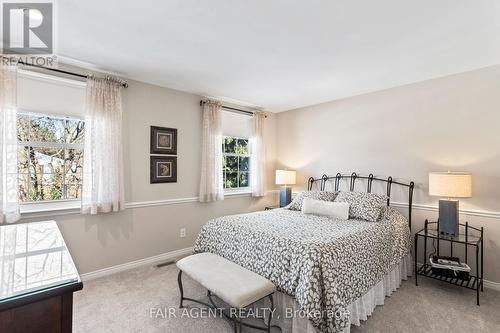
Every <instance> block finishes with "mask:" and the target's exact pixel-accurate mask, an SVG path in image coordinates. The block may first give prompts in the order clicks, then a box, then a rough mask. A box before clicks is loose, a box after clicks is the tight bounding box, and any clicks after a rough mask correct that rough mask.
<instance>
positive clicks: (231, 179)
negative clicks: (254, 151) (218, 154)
mask: <svg viewBox="0 0 500 333" xmlns="http://www.w3.org/2000/svg"><path fill="white" fill-rule="evenodd" d="M222 155H223V157H222V172H223V176H224V188H226V189H231V188H244V187H249V186H250V148H249V143H248V139H245V138H236V137H231V136H224V137H223V139H222Z"/></svg>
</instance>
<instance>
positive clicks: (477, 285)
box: [415, 220, 484, 305]
mask: <svg viewBox="0 0 500 333" xmlns="http://www.w3.org/2000/svg"><path fill="white" fill-rule="evenodd" d="M459 229H460V234H459V235H458V236H455V237H450V236H445V235H441V234H440V233H439V223H438V222H429V221H428V220H425V227H424V229H422V230H420V231H419V232H417V233H416V234H415V272H416V273H415V285H417V286H418V276H419V275H422V276H427V277H430V278H432V279H436V280H440V281H444V282H447V283H451V284H454V285H457V286H460V287H464V288H468V289H473V290H475V291H476V297H477V305H479V291H483V233H484V228H483V227H481V228H475V227H471V226H470V225H469V223H468V222H466V223H465V224H462V223H460V228H459ZM420 237H421V238H423V239H424V251H423V255H424V260H423V265H422V266H420V268H419V267H418V264H417V263H418V239H419V238H420ZM428 239H430V240H431V241H432V245H433V247H434V252H435V253H436V255H438V256H439V254H440V250H441V251H442V250H443V249H441V246H442V243H443V242H444V243H449V244H450V245H449V253H447V255H448V254H449V256H450V257H453V256H454V251H455V256H456V252H457V249H454V246H453V245H454V244H459V245H463V251H461V252H459V253H463V256H464V257H463V262H465V263H466V264H467V261H468V259H469V247H474V248H475V252H476V253H475V255H476V258H475V259H476V260H475V266H476V270H475V271H471V273H473V274H470V275H469V278H468V279H460V278H458V277H456V276H453V277H449V276H445V275H438V274H435V273H434V272H433V271H432V266H431V265H430V264H429V263H428V256H427V243H428ZM435 243H437V244H435Z"/></svg>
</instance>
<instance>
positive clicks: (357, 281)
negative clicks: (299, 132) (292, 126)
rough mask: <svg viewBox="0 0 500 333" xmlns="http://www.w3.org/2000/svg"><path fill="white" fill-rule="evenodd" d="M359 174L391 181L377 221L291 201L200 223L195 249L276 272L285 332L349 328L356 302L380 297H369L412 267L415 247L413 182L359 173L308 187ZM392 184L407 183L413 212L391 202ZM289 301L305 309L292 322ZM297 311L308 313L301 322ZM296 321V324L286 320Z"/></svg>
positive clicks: (351, 187) (369, 183) (369, 185)
mask: <svg viewBox="0 0 500 333" xmlns="http://www.w3.org/2000/svg"><path fill="white" fill-rule="evenodd" d="M357 179H363V180H365V181H364V183H366V188H365V189H366V191H367V192H371V190H372V183H374V182H377V181H380V182H385V183H386V185H387V186H386V194H387V207H385V208H384V209H383V211H382V214H381V217H380V219H379V221H377V222H367V221H363V220H356V219H349V220H340V219H337V218H333V217H322V216H317V215H309V214H308V215H306V214H302V212H300V211H293V210H289V209H274V210H269V211H264V212H255V213H249V214H241V215H233V216H224V217H220V218H216V219H214V220H211V221H209V222H208V223H206V224H205V225H204V226H203V227H202V229H201V231H200V234H199V236H198V238H197V240H196V243H195V248H194V251H195V252H211V253H215V254H217V255H220V256H222V257H224V258H226V259H229V260H231V261H233V262H235V263H237V264H239V265H241V266H243V267H245V268H247V269H249V270H251V271H253V272H255V273H258V274H260V275H262V276H264V277H266V278H267V279H269V280H271V281H272V282H273V283H274V284H275V285H276V287H277V289H278V291H279V292H280V293H279V295H278V305H279V307H281V309H280V311H281V316H280V317H281V319H280V320H279V319H277V318H276V320H278V322H277V323H278V324H279V325H280V327H282V329H283V331H284V332H289V331H294V332H298V331H317V332H343V331H346V330H349V327H350V324H351V323H353V320H354V323H356V320H358V321H359V319H360V313H359V311H357V310H358V309H355V308H357V307H359V306H361V307H363V308H365V307H368V308H369V307H371V306H372V305H370V304H364V303H377V302H378V303H380V300H378V301H377V300H375V299H370V300H368V299H366V300H365V301H366V302H365V301H364V300H363V298H366V297H371V298H373V297H375V296H374V295H371V296H370V293H381V292H382V293H384V294H386V293H387V290H385V289H387V288H388V289H394V284H396V285H397V283H398V282H399V281H400V279H399V277H400V276H402V275H404V273H406V272H402V270H404V266H406V264H407V263H408V260H409V259H408V256H409V252H410V228H411V201H412V194H413V183H409V184H404V183H399V182H395V181H393V180H392V178H391V177H389V178H387V179H379V178H376V177H374V176H373V175H369V176H366V177H363V176H359V175H357V174H355V173H353V174H351V175H341V174H337V175H335V176H334V177H328V176H323V177H321V178H319V179H315V178H310V179H309V186H308V189H309V190H310V189H312V187H313V186H314V185H315V184H316V185H318V186H319V188H320V190H324V189H325V186H326V184H327V183H328V182H330V181H333V182H334V189H335V191H338V190H339V185H340V183H341V181H342V180H348V181H349V190H350V191H354V190H355V187H356V180H357ZM393 186H402V187H407V188H408V196H409V218H406V217H405V216H403V215H402V214H401V213H400V212H399V211H397V210H396V209H394V208H392V207H390V195H391V189H392V187H393ZM398 274H399V275H400V276H397V275H398ZM393 280H394V281H393ZM386 284H388V286H386ZM377 286H378V289H377ZM380 288H382V291H381V290H380ZM367 295H368V296H367ZM360 302H361V303H360ZM290 306H292V307H293V309H294V310H295V311H296V310H300V311H301V312H300V314H299V313H297V312H295V313H294V316H293V317H295V318H293V319H290V318H289V319H290V320H289V321H288V323H287V321H286V319H287V318H284V315H285V314H284V313H283V311H284V307H290ZM373 306H374V305H373ZM353 307H354V308H353ZM355 310H356V311H355ZM359 310H361V311H362V312H363V311H364V312H367V311H368V312H369V309H359ZM280 311H278V313H280ZM353 312H356V313H354V314H353ZM353 316H354V317H355V318H353ZM299 317H302V319H303V320H302V321H300V322H299V321H298V320H299V319H300V318H299ZM363 317H366V313H365V315H361V319H365V318H363ZM292 321H293V322H294V323H295V327H283V326H287V325H288V324H290V323H292ZM292 324H293V323H292ZM299 326H300V327H302V328H301V329H299Z"/></svg>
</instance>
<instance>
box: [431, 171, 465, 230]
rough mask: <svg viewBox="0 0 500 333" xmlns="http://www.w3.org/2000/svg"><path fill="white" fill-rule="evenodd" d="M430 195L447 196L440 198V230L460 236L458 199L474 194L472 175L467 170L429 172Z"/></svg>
mask: <svg viewBox="0 0 500 333" xmlns="http://www.w3.org/2000/svg"><path fill="white" fill-rule="evenodd" d="M429 195H432V196H438V197H446V198H447V199H446V200H445V199H440V200H439V232H440V233H441V234H442V235H446V236H452V237H455V236H458V226H459V224H458V200H452V199H451V198H470V197H471V196H472V175H471V174H470V173H466V172H450V171H448V172H431V173H429Z"/></svg>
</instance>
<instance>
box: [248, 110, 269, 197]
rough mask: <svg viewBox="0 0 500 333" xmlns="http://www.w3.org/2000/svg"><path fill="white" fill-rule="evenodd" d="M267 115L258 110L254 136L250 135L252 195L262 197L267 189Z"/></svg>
mask: <svg viewBox="0 0 500 333" xmlns="http://www.w3.org/2000/svg"><path fill="white" fill-rule="evenodd" d="M265 120H266V115H265V114H264V113H263V112H256V113H255V115H254V124H253V131H252V136H251V137H250V152H251V156H250V187H251V189H252V196H254V197H262V196H264V195H265V194H266V191H265V174H266V173H265V159H266V152H265V145H264V123H265Z"/></svg>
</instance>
